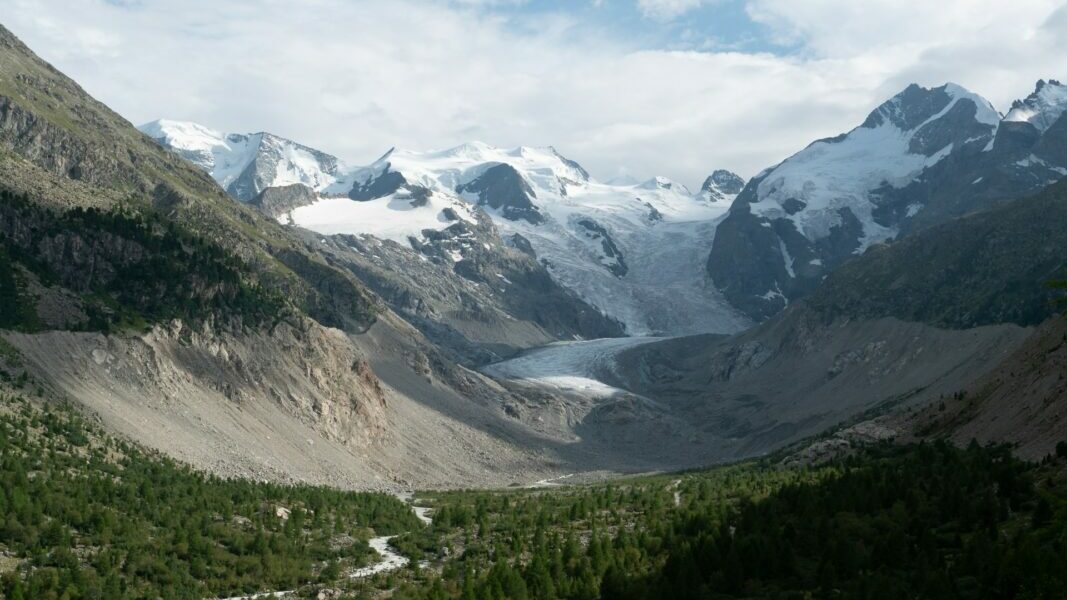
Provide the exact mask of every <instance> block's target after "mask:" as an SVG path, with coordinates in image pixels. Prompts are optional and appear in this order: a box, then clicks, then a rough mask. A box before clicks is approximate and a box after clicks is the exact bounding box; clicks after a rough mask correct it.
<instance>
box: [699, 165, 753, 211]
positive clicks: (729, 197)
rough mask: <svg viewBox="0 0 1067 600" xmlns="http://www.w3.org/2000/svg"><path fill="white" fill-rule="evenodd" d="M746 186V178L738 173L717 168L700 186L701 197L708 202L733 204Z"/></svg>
mask: <svg viewBox="0 0 1067 600" xmlns="http://www.w3.org/2000/svg"><path fill="white" fill-rule="evenodd" d="M744 187H745V180H744V179H741V177H739V176H738V175H737V174H735V173H731V172H730V171H726V170H723V169H717V170H716V171H715V172H714V173H712V174H711V175H709V176H708V178H707V179H705V180H704V185H701V186H700V197H701V198H703V199H704V200H706V201H708V202H725V203H726V204H733V202H734V199H735V198H737V195H738V194H740V193H741V190H742V189H744Z"/></svg>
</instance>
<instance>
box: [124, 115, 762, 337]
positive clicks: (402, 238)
mask: <svg viewBox="0 0 1067 600" xmlns="http://www.w3.org/2000/svg"><path fill="white" fill-rule="evenodd" d="M157 123H163V126H158V127H157V126H155V125H154V124H153V125H151V126H145V127H144V128H142V131H145V132H146V133H147V134H148V135H150V136H152V137H153V138H155V139H157V140H159V141H160V143H162V144H163V145H165V146H167V147H170V148H172V149H174V150H175V151H177V152H179V153H180V154H182V155H183V156H187V157H190V158H191V160H193V161H194V162H196V163H197V164H198V165H200V166H201V168H203V169H205V170H207V171H209V172H210V173H211V174H212V176H213V177H215V179H216V180H218V181H219V182H220V184H222V185H223V186H224V187H226V188H227V189H228V190H229V191H230V193H231V194H233V195H234V196H235V197H237V198H238V199H241V200H246V201H247V200H249V199H250V196H248V193H247V192H250V191H253V190H258V191H259V192H263V190H264V189H267V188H270V190H271V191H270V192H269V194H270V195H273V196H279V197H283V198H284V199H283V200H278V199H276V198H273V197H272V198H271V199H256V202H259V203H261V204H263V203H265V204H269V205H270V207H271V208H270V211H271V214H272V215H273V216H275V217H276V218H278V220H279V221H280V222H282V223H289V224H293V225H298V226H300V227H303V228H306V229H310V230H312V231H315V232H318V233H322V234H327V235H332V234H369V235H373V236H375V237H377V238H381V239H387V240H393V241H396V242H398V243H400V244H402V245H405V246H410V247H413V248H417V249H418V248H425V247H426V243H427V241H428V240H432V241H434V242H435V243H437V245H441V238H442V236H447V235H449V233H448V232H454V231H466V230H469V229H470V228H465V227H460V228H459V229H457V228H454V227H452V226H453V225H455V224H457V223H467V224H469V225H473V224H475V223H477V221H478V218H479V216H478V215H479V214H487V215H489V216H490V217H491V218H492V220H493V222H494V225H495V227H496V229H497V230H498V231H499V233H500V236H501V237H502V238H503V240H504V242H506V243H507V244H508V245H510V246H512V247H514V248H517V249H520V250H522V251H524V252H527V253H530V254H532V255H534V256H536V258H537V259H538V260H539V261H540V262H541V263H542V264H543V265H544V266H545V268H546V269H547V270H548V271H549V273H551V275H552V277H553V278H554V279H555V280H556V281H557V282H559V284H561V285H562V286H563V287H565V288H567V289H570V290H572V291H574V292H575V293H576V294H578V296H579V297H581V298H582V299H583V300H585V301H586V302H588V303H589V304H591V305H592V306H594V307H596V308H597V309H599V310H600V311H601V312H603V313H604V314H605V315H608V316H610V317H612V318H615V319H617V320H618V321H620V322H621V323H623V324H624V325H625V327H626V332H627V333H628V334H631V335H645V334H677V333H692V332H732V331H737V330H739V329H742V328H743V327H745V326H746V325H748V324H749V321H748V319H746V318H745V317H744V316H742V315H740V313H738V312H737V311H736V310H734V309H732V308H731V307H729V305H728V304H727V303H726V302H725V300H724V299H723V298H722V296H721V295H720V294H719V293H718V291H717V290H715V289H714V288H713V287H712V286H711V285H710V284H709V282H708V281H707V277H706V275H705V274H704V261H705V259H706V257H707V255H708V253H709V252H710V250H711V242H712V239H713V237H714V232H715V225H716V223H717V222H718V220H719V219H720V218H721V217H722V216H723V215H725V213H726V211H727V209H728V208H729V205H730V202H731V201H732V199H733V197H734V196H735V195H736V194H737V192H738V191H739V188H740V186H741V185H742V184H743V181H742V180H741V179H740V178H739V177H738V176H737V175H734V174H732V173H729V172H727V171H716V173H715V174H714V175H713V176H712V177H709V179H708V182H707V183H706V184H705V186H704V189H703V190H702V191H701V192H700V193H698V194H693V193H692V192H690V190H688V189H687V188H686V187H685V186H684V185H682V184H679V183H677V182H673V181H670V180H668V179H666V178H662V177H656V178H653V179H650V180H648V181H644V182H641V183H633V184H629V183H627V184H622V185H612V184H606V183H600V182H597V181H595V180H594V179H592V178H591V177H590V176H589V173H588V172H586V171H585V169H583V168H582V167H581V165H579V164H578V163H577V162H574V161H572V160H570V159H568V158H566V157H564V156H563V155H561V154H560V153H559V152H557V151H556V150H555V149H554V148H551V147H546V148H532V147H525V146H524V147H519V148H514V149H502V148H496V147H493V146H490V145H488V144H484V143H481V142H471V143H467V144H463V145H460V146H457V147H455V148H450V149H447V150H442V151H431V152H417V151H410V150H403V149H395V148H394V149H391V150H389V151H388V152H387V153H385V155H383V156H382V157H381V158H379V159H378V160H376V161H374V162H373V163H371V164H370V165H367V166H363V167H352V168H342V167H341V166H340V163H339V162H338V161H337V160H336V159H334V158H333V157H330V156H329V155H326V154H324V153H321V152H317V151H315V150H312V149H310V148H307V147H305V146H301V145H299V144H296V143H294V142H289V141H287V140H281V139H280V138H276V137H274V136H271V135H270V134H255V136H259V137H258V138H257V140H260V141H259V142H258V145H257V146H255V148H254V152H252V151H250V148H251V146H250V145H249V144H244V143H243V140H244V139H251V138H252V137H254V136H241V135H235V134H229V135H222V134H217V133H215V132H212V131H211V130H209V129H206V128H203V127H200V126H197V125H193V124H177V125H176V124H175V123H174V122H172V121H161V122H157ZM178 125H180V127H179V126H178ZM262 140H270V141H271V143H269V144H268V143H266V142H263V141H262ZM275 140H280V142H281V143H280V145H279V146H280V148H281V151H274V148H275V145H274V144H273V142H274V141H275ZM265 148H266V149H265ZM294 156H296V157H299V159H294V158H293V157H294ZM320 156H321V157H328V158H329V159H330V160H329V161H316V160H312V159H315V158H317V157H320ZM241 164H244V165H254V172H255V173H257V174H263V173H270V174H273V179H267V178H259V179H254V178H252V179H251V180H252V181H255V182H256V186H254V187H250V186H246V185H242V186H235V185H234V184H235V182H237V181H238V179H239V177H235V176H234V173H235V172H238V171H239V169H238V168H237V167H236V165H241ZM249 168H251V167H249ZM241 177H243V176H241ZM245 179H246V180H249V178H247V177H246V178H245ZM294 183H301V184H303V185H305V186H307V187H308V188H310V189H311V190H314V191H315V192H316V194H314V195H313V196H312V199H306V194H300V193H297V191H296V190H295V189H294V188H292V187H285V186H291V184H294ZM282 188H284V189H282ZM275 190H278V191H277V192H275ZM294 198H296V199H299V200H297V201H293V200H292V199H294ZM278 207H282V208H281V209H279V208H278ZM459 241H462V240H459ZM467 241H468V242H470V241H471V240H467ZM456 242H457V240H450V243H449V244H448V250H447V255H448V256H449V257H450V258H451V260H452V261H453V262H454V263H456V265H457V268H459V265H460V263H461V262H462V261H463V260H464V259H465V258H466V254H468V253H470V252H467V250H470V249H471V248H472V247H471V245H470V244H469V243H468V244H463V243H456ZM465 249H466V250H465Z"/></svg>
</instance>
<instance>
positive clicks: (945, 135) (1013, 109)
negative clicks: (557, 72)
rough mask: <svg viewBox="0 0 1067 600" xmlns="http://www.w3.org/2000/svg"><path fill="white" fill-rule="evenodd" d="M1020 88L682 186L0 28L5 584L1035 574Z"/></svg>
mask: <svg viewBox="0 0 1067 600" xmlns="http://www.w3.org/2000/svg"><path fill="white" fill-rule="evenodd" d="M1028 91H1029V90H1020V92H1019V94H1020V96H1021V97H1020V99H1019V100H1017V101H1015V102H1014V103H1013V104H1012V105H1011V106H1010V107H1005V109H1006V111H1005V113H1004V114H1002V113H1001V112H999V111H998V110H997V108H996V107H994V106H993V105H992V104H991V103H990V102H988V101H987V100H985V99H983V98H982V97H981V96H979V95H977V94H976V93H974V92H971V91H968V90H966V89H964V88H962V87H961V86H959V85H956V84H952V83H947V84H944V85H941V86H938V87H932V88H925V87H921V86H919V85H909V86H908V87H906V88H905V89H903V90H902V91H900V92H899V93H898V94H896V95H895V96H893V97H891V98H889V99H888V100H886V101H885V102H884V103H882V104H881V105H879V106H877V107H874V109H873V110H872V111H871V112H870V114H869V116H868V117H867V118H866V120H864V121H863V122H862V123H860V124H859V125H858V126H857V127H855V128H854V129H852V130H850V131H848V132H846V133H842V134H840V135H838V136H836V137H832V138H827V139H821V140H816V141H813V142H812V143H811V144H809V145H808V146H807V147H805V148H803V149H800V150H799V151H798V152H796V153H795V154H793V155H792V156H789V157H788V158H785V159H784V160H783V161H782V162H780V163H778V164H777V165H774V166H771V167H768V168H767V169H765V170H763V171H762V172H760V173H758V174H756V175H755V176H754V177H752V178H751V179H749V180H747V181H746V180H745V179H744V178H743V177H741V176H739V175H737V174H735V173H733V172H731V171H729V170H726V169H723V168H721V167H724V166H729V165H708V166H707V171H706V172H707V173H708V176H707V178H706V180H704V182H703V184H702V185H701V186H700V188H699V189H695V188H694V189H690V188H687V187H686V186H685V185H683V184H681V183H678V182H676V181H671V180H670V179H667V178H664V177H654V178H651V179H648V180H647V181H622V180H613V181H599V180H598V179H597V178H596V177H594V176H593V175H591V174H590V173H589V172H588V171H586V169H585V168H583V167H582V166H581V165H580V164H579V162H578V161H580V160H581V159H582V158H583V157H580V156H573V157H571V156H565V155H564V152H565V149H563V151H562V152H561V150H557V149H556V148H553V147H526V146H520V147H517V148H510V149H508V148H498V147H494V146H491V145H489V144H485V143H482V142H477V141H471V142H467V143H462V144H460V145H458V146H455V147H452V148H448V149H444V150H405V149H399V148H392V149H388V150H387V151H385V152H384V154H382V155H381V157H380V158H378V159H377V160H375V161H373V162H371V163H370V164H365V165H361V164H356V163H354V162H352V161H349V160H346V159H345V158H340V157H337V156H334V155H332V154H330V153H329V152H330V149H328V148H323V149H316V148H312V147H310V146H308V145H304V144H302V143H300V142H299V141H292V140H288V139H285V138H282V137H279V136H277V135H274V134H271V133H267V132H258V133H222V132H221V131H218V130H216V129H213V128H212V127H214V126H221V127H225V126H226V125H227V124H225V123H218V124H214V123H213V124H198V123H192V122H187V121H180V120H170V119H166V118H164V119H159V120H156V121H153V122H151V123H147V124H145V125H142V126H140V127H134V126H133V125H132V124H130V123H129V122H127V121H126V120H125V119H124V118H123V117H121V116H120V115H118V114H117V113H115V112H113V111H112V110H111V109H109V108H108V107H107V106H105V105H104V104H102V103H101V102H99V101H97V100H95V99H94V98H92V97H91V96H90V95H89V94H88V93H87V92H86V91H85V90H83V89H82V88H81V87H79V85H78V84H77V83H76V82H74V81H73V80H72V79H70V78H68V77H67V76H66V75H64V74H63V73H61V72H60V71H59V70H57V69H56V68H54V67H52V66H51V65H49V64H48V63H46V62H45V61H43V60H42V59H41V58H39V57H38V56H37V55H35V54H34V53H33V51H31V50H30V49H29V48H28V47H27V46H26V45H25V44H23V43H22V42H21V41H20V40H19V39H18V38H16V37H15V35H13V34H12V33H11V32H9V31H8V30H7V29H4V28H3V27H2V26H0V398H3V404H2V406H0V425H2V427H0V449H3V451H4V452H3V457H2V459H0V462H2V463H3V473H2V475H3V477H4V483H5V485H4V486H3V488H4V490H2V491H0V594H2V595H3V596H4V597H10V598H38V597H39V598H82V597H86V598H89V597H93V598H113V597H114V598H139V597H159V598H207V597H215V598H218V597H230V596H233V597H242V598H253V597H266V596H264V595H259V596H255V595H253V594H256V593H261V594H271V595H275V594H276V595H277V596H276V597H281V596H286V595H292V596H294V597H295V596H298V595H299V596H300V597H319V598H340V597H359V598H372V597H374V598H378V597H393V598H434V599H438V598H451V597H463V598H465V599H466V598H471V599H473V598H485V599H486V600H495V599H496V598H516V599H519V598H589V599H592V598H658V597H671V598H728V597H739V598H740V597H747V598H804V597H842V598H845V597H864V598H904V597H915V598H918V597H937V598H941V597H945V598H949V597H951V598H999V597H1027V598H1053V597H1059V596H1058V595H1057V594H1061V593H1062V590H1063V589H1064V588H1063V587H1062V586H1061V584H1062V585H1067V582H1065V581H1064V579H1063V578H1064V573H1067V566H1065V565H1067V549H1065V546H1064V537H1063V531H1064V527H1067V491H1065V490H1067V380H1065V378H1064V370H1065V368H1067V362H1065V354H1064V352H1065V351H1064V344H1065V340H1067V333H1065V332H1067V325H1065V321H1064V319H1063V318H1062V316H1061V315H1060V314H1059V313H1060V309H1061V307H1060V306H1059V305H1058V302H1059V301H1060V300H1062V297H1063V293H1064V288H1065V287H1067V284H1065V283H1063V278H1064V277H1065V276H1067V181H1064V177H1065V176H1067V116H1065V113H1067V86H1064V85H1062V84H1060V83H1059V82H1057V81H1055V80H1048V81H1045V80H1042V81H1038V82H1037V85H1036V87H1035V89H1034V90H1033V92H1032V93H1029V95H1025V94H1026V93H1027V92H1028ZM864 110H866V108H865V109H864ZM179 116H180V115H179ZM209 125H210V126H209ZM338 127H347V128H351V129H352V130H353V132H358V129H359V123H358V122H355V123H339V124H338ZM383 150H384V149H383ZM972 440H976V441H974V442H972ZM1037 461H1043V462H1042V463H1040V464H1039V463H1038V462H1037ZM475 488H477V489H483V490H485V491H460V490H471V489H475ZM35 499H39V501H37V500H35ZM412 509H414V512H412ZM60 549H62V550H60ZM1035 557H1036V558H1035ZM1061 567H1064V568H1062V569H1061ZM920 573H921V575H922V576H921V577H920V576H919V574H920ZM1019 573H1022V574H1021V575H1020V574H1019ZM367 582H370V583H369V584H368V583H367ZM1058 586H1059V587H1058ZM1055 590H1059V591H1055Z"/></svg>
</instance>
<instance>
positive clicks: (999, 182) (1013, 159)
mask: <svg viewBox="0 0 1067 600" xmlns="http://www.w3.org/2000/svg"><path fill="white" fill-rule="evenodd" d="M1059 89H1062V88H1061V86H1058V84H1054V83H1048V84H1044V83H1042V84H1040V85H1039V90H1038V92H1035V95H1033V96H1032V97H1031V98H1029V99H1027V100H1026V101H1023V102H1020V106H1027V107H1029V106H1031V105H1033V106H1039V105H1040V106H1044V108H1041V109H1033V111H1034V114H1037V113H1040V114H1041V115H1045V116H1041V117H1034V118H1035V120H1037V121H1039V122H1040V123H1043V124H1044V123H1046V122H1048V121H1051V120H1052V117H1051V116H1050V115H1051V114H1052V113H1054V112H1055V111H1054V110H1051V109H1050V108H1049V107H1048V105H1049V103H1050V102H1051V100H1050V101H1044V100H1041V99H1040V98H1038V96H1040V97H1041V98H1045V99H1055V98H1058V92H1056V93H1053V92H1054V91H1056V90H1059ZM1042 102H1044V103H1043V104H1042ZM1027 110H1030V109H1027ZM1022 113H1023V109H1022V108H1020V109H1019V110H1018V112H1016V116H1009V117H1006V118H1004V119H1003V120H1002V119H1001V118H1000V116H999V115H998V114H997V113H996V111H994V110H993V109H992V107H991V106H990V105H989V103H988V102H986V101H985V100H983V99H982V98H981V97H979V96H976V95H974V94H972V93H970V92H967V91H966V90H964V89H963V88H960V87H959V86H955V85H952V84H948V85H945V86H942V87H939V88H934V89H924V88H920V87H918V86H915V85H912V86H909V87H908V88H907V89H905V90H904V91H902V92H901V93H900V94H897V95H896V96H894V97H893V98H891V99H890V100H889V101H887V102H886V103H884V104H883V105H881V106H880V107H878V108H877V109H876V110H875V111H874V112H872V113H871V114H870V116H869V117H868V118H867V120H866V121H865V122H864V123H863V124H862V125H861V126H860V127H857V128H856V129H854V130H852V131H850V132H848V133H846V134H842V135H840V136H838V137H835V138H831V139H826V140H820V141H816V142H814V143H812V144H811V145H810V146H808V147H807V148H805V149H804V150H802V151H801V152H799V153H797V154H795V155H794V156H792V157H790V158H788V159H786V160H785V161H783V162H782V163H781V164H779V165H777V166H775V167H772V168H770V169H768V170H766V171H764V172H763V173H761V174H760V175H759V176H757V177H755V178H753V179H752V181H750V182H749V183H748V184H747V185H746V186H745V188H744V190H743V191H742V192H741V194H740V195H739V196H738V198H737V201H736V202H734V204H733V206H732V208H731V210H730V214H729V215H728V216H727V218H726V219H724V220H723V222H722V224H721V225H720V226H719V228H718V230H717V232H716V239H715V244H714V245H713V248H712V251H711V254H710V256H709V258H708V264H707V270H708V274H709V275H710V276H711V278H712V279H713V281H714V282H715V284H716V286H717V287H718V288H719V289H720V290H722V292H723V294H724V295H725V296H726V297H727V298H728V299H729V300H730V302H731V303H733V304H734V305H735V306H736V307H738V308H739V309H741V310H742V311H744V312H745V313H746V314H748V315H749V316H751V317H752V318H754V319H765V318H767V317H768V316H770V315H773V314H775V313H776V312H778V311H780V310H781V309H782V308H783V307H784V306H785V305H786V304H787V303H788V302H789V301H790V300H793V299H796V298H799V297H800V296H803V295H805V294H807V293H809V292H810V291H812V290H813V289H815V288H816V287H817V286H818V285H819V283H820V282H821V281H822V279H823V278H824V277H825V276H826V274H827V273H829V272H831V271H832V270H834V269H836V268H837V267H838V266H839V265H841V264H842V263H844V262H845V261H846V260H848V259H849V258H851V257H852V256H855V255H858V254H862V253H863V252H864V251H865V250H867V248H869V247H871V246H873V245H877V244H880V243H883V242H886V241H889V240H892V239H894V238H897V237H899V236H901V235H905V234H908V233H911V232H913V231H917V230H920V229H923V228H926V227H930V226H932V225H936V224H938V223H943V222H945V221H946V220H949V219H952V218H955V217H958V216H960V215H963V214H966V213H969V212H973V211H977V210H982V209H985V208H988V207H990V206H993V205H995V204H997V203H1000V202H1003V201H1005V200H1008V199H1012V198H1017V197H1020V196H1023V195H1025V194H1027V193H1031V192H1033V191H1036V190H1039V189H1041V188H1042V187H1044V186H1046V185H1048V184H1049V183H1050V182H1052V181H1055V180H1057V179H1059V178H1060V177H1062V176H1063V175H1064V174H1067V162H1065V161H1064V160H1063V156H1062V155H1061V154H1059V151H1060V150H1059V149H1060V148H1062V141H1061V140H1062V136H1063V133H1061V131H1060V130H1061V129H1063V128H1067V124H1057V123H1056V122H1053V123H1051V124H1049V125H1048V127H1047V128H1046V129H1044V130H1043V131H1042V130H1039V128H1038V127H1037V126H1035V125H1034V124H1033V123H1031V122H1029V121H1026V120H1024V119H1022V118H1021V117H1020V116H1019V115H1021V114H1022ZM1027 114H1030V113H1027ZM1057 117H1058V115H1057ZM1058 120H1059V119H1058V118H1057V121H1058Z"/></svg>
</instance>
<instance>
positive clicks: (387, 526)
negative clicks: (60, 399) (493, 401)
mask: <svg viewBox="0 0 1067 600" xmlns="http://www.w3.org/2000/svg"><path fill="white" fill-rule="evenodd" d="M0 400H2V402H0V456H2V458H0V477H2V480H0V486H2V489H0V550H3V553H2V554H0V559H2V560H0V572H3V573H4V574H3V575H2V577H0V592H2V593H3V594H4V595H5V597H7V598H70V599H76V598H135V597H136V598H139V597H161V598H204V597H210V596H211V595H222V596H225V595H233V594H237V593H250V592H254V591H270V590H289V589H298V590H300V594H302V595H304V596H308V595H312V596H313V595H314V594H316V593H317V592H318V590H320V589H325V588H329V589H334V590H337V592H338V593H339V594H341V595H342V597H346V598H374V597H378V596H380V595H381V594H383V593H387V594H388V595H389V596H390V597H392V598H395V599H397V600H421V599H427V600H440V599H445V598H461V599H463V600H496V599H498V598H509V599H514V600H535V599H561V600H562V599H575V600H578V599H583V600H584V599H587V600H593V599H596V598H604V599H622V600H645V599H652V598H680V599H694V600H695V599H705V598H707V599H715V598H723V599H725V598H797V599H801V598H834V597H839V598H871V599H879V598H886V599H889V598H892V599H897V598H953V599H956V598H959V599H985V598H990V599H992V598H1030V599H1042V598H1048V599H1054V598H1061V597H1062V590H1064V589H1067V469H1065V468H1064V467H1065V465H1067V443H1063V444H1061V445H1060V446H1059V447H1058V448H1057V452H1056V456H1055V457H1052V456H1050V457H1049V458H1048V459H1046V461H1045V462H1044V463H1043V464H1041V465H1034V464H1028V463H1024V462H1021V461H1019V460H1017V459H1015V458H1013V457H1012V455H1011V452H1010V449H1009V448H1006V447H1002V446H988V447H980V446H978V445H976V444H972V445H971V446H970V447H968V448H965V449H961V448H956V447H953V446H951V445H949V444H946V443H941V442H938V443H933V444H920V445H911V446H895V445H891V444H885V445H879V446H874V447H870V448H868V449H865V450H863V451H860V452H858V453H855V454H853V455H852V456H848V457H845V458H841V459H839V460H836V461H833V462H830V463H827V464H824V465H821V466H815V467H796V468H783V467H781V466H779V465H778V463H776V462H774V461H770V460H766V461H757V462H750V463H744V464H739V465H733V466H726V467H721V468H716V469H712V470H709V471H703V472H691V473H684V474H678V475H661V476H651V477H638V478H629V479H622V480H617V481H613V482H610V483H600V484H593V485H577V486H560V487H554V488H545V489H514V490H501V491H452V492H428V493H425V494H423V495H422V496H421V497H420V500H419V503H420V504H424V503H428V504H429V505H431V506H432V507H433V510H434V513H433V518H434V522H433V524H432V526H430V527H423V526H421V525H420V524H419V523H418V521H417V520H416V519H415V518H414V516H413V515H412V513H411V512H410V508H409V507H407V506H406V505H405V504H403V503H402V502H400V501H399V500H396V499H395V498H392V497H390V496H386V495H381V494H364V493H345V492H340V491H331V490H329V489H324V488H317V487H306V486H296V487H288V486H279V485H272V484H262V483H251V482H245V481H227V480H220V479H218V478H214V477H210V476H206V475H202V474H199V473H197V472H194V471H191V470H190V469H188V468H185V467H182V466H180V465H178V464H176V463H174V462H172V461H170V460H167V459H165V458H163V457H160V456H158V455H156V454H152V453H146V452H144V451H142V450H139V449H137V448H135V447H133V446H131V445H129V444H127V443H124V442H120V441H116V440H114V439H112V438H109V437H107V436H104V435H102V434H100V433H99V432H98V431H97V430H96V429H95V428H94V427H92V426H91V425H90V424H88V423H86V422H85V421H84V420H82V419H81V418H79V417H78V416H77V415H76V414H74V413H73V412H72V411H70V410H67V409H64V408H58V407H52V406H45V405H40V404H37V403H32V402H29V401H26V400H22V399H20V398H17V397H14V396H4V397H2V398H0ZM279 507H284V508H286V509H288V510H289V511H291V513H290V514H289V516H288V518H283V517H282V516H280V512H279V511H278V508H279ZM372 530H373V534H375V535H388V534H399V535H398V537H396V538H395V539H394V541H393V544H394V546H396V548H397V549H398V551H400V552H401V553H402V554H404V555H406V556H408V557H409V558H410V559H411V560H412V562H411V563H410V565H409V566H407V567H404V568H402V569H400V570H399V571H395V572H385V573H379V574H377V575H374V576H373V577H371V578H368V579H366V580H350V579H349V578H348V577H346V576H345V574H346V573H348V572H350V570H351V569H353V568H355V567H357V566H360V565H363V564H366V563H368V562H369V561H370V560H372V559H371V556H372V553H371V551H370V550H369V548H368V546H367V544H366V540H367V539H368V538H369V537H370V536H371V535H372Z"/></svg>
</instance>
